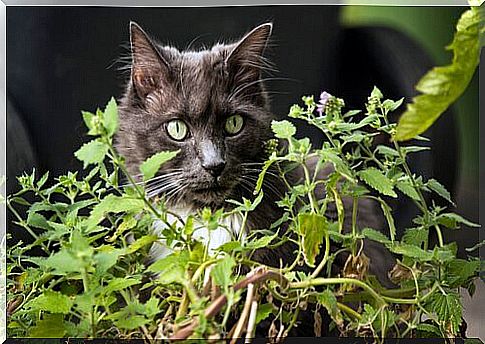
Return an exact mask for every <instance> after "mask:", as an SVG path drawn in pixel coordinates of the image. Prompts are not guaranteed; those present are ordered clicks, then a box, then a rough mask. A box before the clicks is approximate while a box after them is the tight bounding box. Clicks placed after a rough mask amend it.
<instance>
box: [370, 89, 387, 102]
mask: <svg viewBox="0 0 485 344" xmlns="http://www.w3.org/2000/svg"><path fill="white" fill-rule="evenodd" d="M370 96H371V97H372V98H377V99H382V97H384V96H383V95H382V92H381V90H379V89H378V88H377V86H374V88H373V89H372V92H371V94H370Z"/></svg>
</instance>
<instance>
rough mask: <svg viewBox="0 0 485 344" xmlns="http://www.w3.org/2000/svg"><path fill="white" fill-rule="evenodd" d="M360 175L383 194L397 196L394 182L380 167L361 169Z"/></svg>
mask: <svg viewBox="0 0 485 344" xmlns="http://www.w3.org/2000/svg"><path fill="white" fill-rule="evenodd" d="M358 175H359V177H360V178H361V179H362V180H363V181H364V182H365V183H366V184H367V185H369V186H370V187H371V188H373V189H374V190H376V191H378V192H380V193H381V194H383V195H386V196H391V197H397V195H396V193H395V192H394V190H393V186H392V182H391V181H390V180H389V179H388V178H387V177H386V176H385V175H384V174H383V173H382V172H381V171H379V170H378V169H376V168H374V167H370V168H367V169H365V170H362V171H360V172H359V173H358Z"/></svg>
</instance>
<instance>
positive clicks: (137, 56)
mask: <svg viewBox="0 0 485 344" xmlns="http://www.w3.org/2000/svg"><path fill="white" fill-rule="evenodd" d="M130 42H131V56H132V63H131V80H132V82H133V86H134V87H135V90H136V92H137V94H138V95H139V96H140V97H141V98H144V97H146V95H147V94H149V93H150V92H152V91H153V90H155V89H157V88H159V87H161V86H162V84H163V82H164V81H166V80H167V79H168V74H169V71H170V68H169V65H168V63H167V61H166V60H165V59H164V58H163V56H162V55H161V54H160V51H159V50H158V49H157V48H156V46H155V45H154V44H153V42H152V41H151V39H150V38H149V37H148V35H147V34H146V33H145V31H143V29H142V28H141V27H140V26H139V25H138V24H137V23H135V22H130Z"/></svg>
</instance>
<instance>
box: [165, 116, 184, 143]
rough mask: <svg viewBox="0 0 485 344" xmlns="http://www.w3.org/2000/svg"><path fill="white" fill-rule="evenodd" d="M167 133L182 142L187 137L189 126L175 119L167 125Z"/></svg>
mask: <svg viewBox="0 0 485 344" xmlns="http://www.w3.org/2000/svg"><path fill="white" fill-rule="evenodd" d="M167 133H168V135H170V137H171V138H172V139H174V140H177V141H182V140H183V139H185V138H186V137H187V134H188V129H187V125H186V124H185V123H184V122H182V121H181V120H179V119H174V120H172V121H170V122H168V123H167Z"/></svg>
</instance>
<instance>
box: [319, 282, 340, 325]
mask: <svg viewBox="0 0 485 344" xmlns="http://www.w3.org/2000/svg"><path fill="white" fill-rule="evenodd" d="M317 301H318V303H320V304H321V305H322V306H323V307H325V309H326V310H327V312H328V314H329V315H330V317H331V318H332V320H333V321H334V322H335V323H336V324H337V325H339V324H341V323H342V322H343V319H342V315H341V314H340V311H339V309H338V307H337V298H336V297H335V295H334V294H333V293H332V291H331V290H329V289H326V290H324V291H323V292H321V293H318V294H317Z"/></svg>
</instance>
